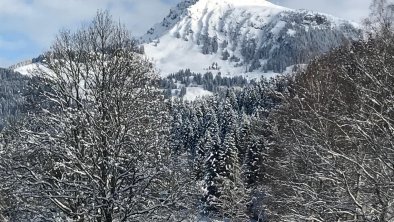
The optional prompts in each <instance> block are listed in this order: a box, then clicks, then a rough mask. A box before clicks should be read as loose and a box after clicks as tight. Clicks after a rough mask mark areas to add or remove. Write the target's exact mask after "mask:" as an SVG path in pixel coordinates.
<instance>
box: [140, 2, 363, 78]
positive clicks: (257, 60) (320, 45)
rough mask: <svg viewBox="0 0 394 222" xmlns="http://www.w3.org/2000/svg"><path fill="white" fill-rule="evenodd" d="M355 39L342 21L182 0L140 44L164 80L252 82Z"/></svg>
mask: <svg viewBox="0 0 394 222" xmlns="http://www.w3.org/2000/svg"><path fill="white" fill-rule="evenodd" d="M360 35H361V31H360V30H359V29H358V28H357V25H355V24H351V23H349V22H347V21H345V20H341V19H338V18H335V17H332V16H329V15H325V14H319V13H314V12H309V11H301V10H292V9H288V8H284V7H280V6H277V5H274V4H272V3H270V2H268V1H265V0H186V1H184V2H181V3H180V4H178V5H177V6H176V7H175V8H174V9H172V10H171V11H170V14H169V15H168V16H167V17H166V18H164V20H163V21H162V22H161V23H159V24H157V25H155V26H154V27H153V28H151V29H150V30H149V31H148V32H147V33H146V34H145V35H144V36H143V37H142V38H141V40H142V41H143V42H144V43H145V44H144V47H145V52H146V54H147V55H148V56H149V57H151V58H153V60H154V62H155V64H156V65H157V67H158V69H159V70H161V74H162V75H163V76H165V75H166V74H169V73H173V72H177V71H179V70H180V69H187V68H189V69H191V70H192V71H194V72H200V73H204V72H207V71H212V72H216V73H218V72H220V73H221V74H222V75H239V74H246V75H250V76H256V74H257V75H259V74H260V73H262V72H263V73H271V75H272V73H278V72H282V71H284V70H285V69H286V67H289V66H291V65H294V64H299V63H306V62H307V61H308V60H310V59H311V58H312V57H314V56H316V55H319V54H321V53H323V52H326V51H328V50H329V49H331V48H333V47H336V46H338V45H340V44H343V43H344V42H345V41H347V40H349V39H357V38H359V36H360ZM260 75H261V74H260Z"/></svg>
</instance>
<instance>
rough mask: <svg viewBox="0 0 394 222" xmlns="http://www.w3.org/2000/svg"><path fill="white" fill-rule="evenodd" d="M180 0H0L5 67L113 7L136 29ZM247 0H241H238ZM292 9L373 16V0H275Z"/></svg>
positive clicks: (0, 48) (0, 60) (143, 28)
mask: <svg viewBox="0 0 394 222" xmlns="http://www.w3.org/2000/svg"><path fill="white" fill-rule="evenodd" d="M180 1H181V0H0V67H7V66H9V65H11V64H14V63H16V62H19V61H23V60H25V59H29V58H32V57H35V56H37V55H38V54H40V53H41V52H43V51H45V50H47V49H48V48H49V46H50V44H51V43H52V40H53V39H54V36H55V35H56V33H57V32H58V31H59V29H61V28H71V27H76V26H78V25H80V24H81V23H82V22H83V21H87V20H89V19H91V18H92V17H93V16H94V14H95V13H96V11H97V10H98V9H109V10H110V12H111V14H112V15H113V16H114V18H115V19H120V20H121V22H123V23H125V24H126V25H127V27H128V28H129V29H130V30H131V31H132V32H133V33H134V34H135V35H141V34H142V33H144V32H145V31H146V30H148V29H149V28H150V27H151V26H152V25H153V24H154V23H156V22H160V21H161V20H162V19H163V17H164V16H165V15H166V14H167V13H168V11H169V9H170V8H171V7H173V6H175V5H176V4H177V3H178V2H180ZM239 1H242V0H239ZM271 2H273V3H275V4H278V5H282V6H286V7H289V8H293V9H310V10H314V11H319V12H324V13H328V14H332V15H335V16H337V17H342V18H346V19H350V20H354V21H360V18H364V17H366V16H367V15H368V8H369V4H370V2H371V0H271Z"/></svg>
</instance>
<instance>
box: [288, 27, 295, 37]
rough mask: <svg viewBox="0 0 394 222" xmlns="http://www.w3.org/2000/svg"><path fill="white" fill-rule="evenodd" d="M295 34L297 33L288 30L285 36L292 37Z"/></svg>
mask: <svg viewBox="0 0 394 222" xmlns="http://www.w3.org/2000/svg"><path fill="white" fill-rule="evenodd" d="M296 33H297V32H296V31H295V30H294V29H288V30H287V34H288V35H289V36H294V35H295V34H296Z"/></svg>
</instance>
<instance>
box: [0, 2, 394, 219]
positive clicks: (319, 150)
mask: <svg viewBox="0 0 394 222" xmlns="http://www.w3.org/2000/svg"><path fill="white" fill-rule="evenodd" d="M393 22H394V7H393V5H390V4H388V3H387V2H386V1H384V0H375V1H373V4H372V6H371V15H370V17H369V18H368V19H367V20H366V21H365V38H364V39H362V40H354V41H345V43H344V44H343V45H341V46H339V47H337V48H333V49H331V50H330V51H329V52H327V53H325V54H322V55H320V56H318V57H315V58H314V59H312V60H311V61H309V63H308V64H307V65H302V68H300V67H301V65H300V66H299V67H298V66H294V67H293V69H291V70H288V71H287V72H286V73H284V74H282V75H277V76H276V77H274V78H270V79H266V78H262V79H259V80H254V81H251V80H248V79H247V78H244V77H242V76H230V77H229V76H221V75H220V74H217V73H216V74H214V73H211V72H207V73H194V72H192V71H191V70H189V69H186V70H180V71H179V72H177V73H173V74H170V75H167V76H165V77H163V76H159V74H158V72H157V69H156V67H155V66H154V64H153V63H152V62H151V60H150V59H149V58H148V57H147V56H146V55H145V54H144V49H143V47H141V46H140V45H139V43H138V41H136V40H135V39H134V38H133V37H132V35H131V34H130V32H129V31H128V30H127V29H126V28H125V26H123V25H122V24H120V23H119V22H118V21H116V20H113V19H112V17H111V15H110V14H109V12H107V11H99V12H98V13H97V15H96V16H95V17H94V18H93V20H92V21H91V22H90V23H89V24H86V25H84V26H82V27H81V28H79V29H78V30H77V31H69V30H64V31H61V32H60V33H59V34H58V35H57V38H56V40H55V41H54V43H53V45H52V47H51V50H50V51H48V52H46V53H44V54H43V55H42V56H40V59H39V61H40V63H41V64H42V67H41V66H40V67H38V68H37V69H34V72H32V73H31V75H28V76H27V75H21V74H19V73H17V72H14V71H12V70H9V69H0V221H5V222H25V221H33V222H41V221H58V222H60V221H75V222H88V221H89V222H90V221H92V222H129V221H130V222H131V221H136V222H137V221H138V222H145V221H146V222H151V221H158V222H162V221H170V222H173V221H185V222H192V221H207V222H208V221H234V222H243V221H245V222H249V221H250V222H268V221H270V222H271V221H273V222H276V221H289V222H290V221H300V222H301V221H314V222H315V221H316V222H320V221H321V222H323V221H348V222H350V221H352V222H356V221H360V222H361V221H368V222H378V221H379V222H392V221H394V23H393ZM282 56H285V55H282V54H281V55H280V57H282ZM303 62H304V61H303ZM214 65H215V64H213V66H214ZM216 66H217V64H216ZM43 67H44V68H43ZM190 87H196V88H202V89H203V90H206V91H207V92H209V94H208V95H207V96H205V97H200V98H196V99H193V100H187V99H184V98H183V97H184V96H185V95H186V94H187V88H190Z"/></svg>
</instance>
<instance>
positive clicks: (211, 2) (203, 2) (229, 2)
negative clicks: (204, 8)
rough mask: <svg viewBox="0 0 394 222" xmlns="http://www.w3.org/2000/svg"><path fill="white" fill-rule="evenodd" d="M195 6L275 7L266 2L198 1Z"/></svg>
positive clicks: (233, 0) (235, 0) (252, 0)
mask: <svg viewBox="0 0 394 222" xmlns="http://www.w3.org/2000/svg"><path fill="white" fill-rule="evenodd" d="M195 4H203V5H207V4H222V5H224V4H227V5H228V4H230V5H234V6H266V7H267V6H268V7H275V6H276V5H274V4H272V3H270V2H268V1H266V0H198V1H195Z"/></svg>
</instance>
